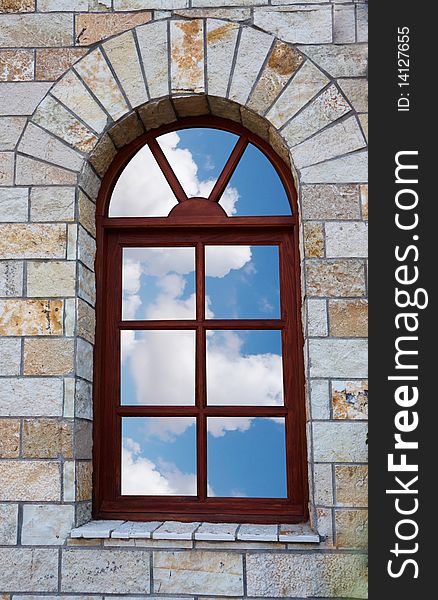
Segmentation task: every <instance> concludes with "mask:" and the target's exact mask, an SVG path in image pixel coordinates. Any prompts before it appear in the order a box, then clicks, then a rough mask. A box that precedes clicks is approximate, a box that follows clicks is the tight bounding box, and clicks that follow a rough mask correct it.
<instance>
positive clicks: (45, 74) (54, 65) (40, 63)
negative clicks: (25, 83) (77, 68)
mask: <svg viewBox="0 0 438 600" xmlns="http://www.w3.org/2000/svg"><path fill="white" fill-rule="evenodd" d="M85 52H86V49H85V48H47V49H46V48H44V49H37V50H36V68H35V77H36V79H37V80H39V81H56V80H57V79H58V78H59V77H61V75H63V74H64V73H65V72H66V71H67V69H69V68H70V67H71V66H73V65H74V64H75V62H76V61H78V60H79V59H80V58H82V57H83V56H84V54H85Z"/></svg>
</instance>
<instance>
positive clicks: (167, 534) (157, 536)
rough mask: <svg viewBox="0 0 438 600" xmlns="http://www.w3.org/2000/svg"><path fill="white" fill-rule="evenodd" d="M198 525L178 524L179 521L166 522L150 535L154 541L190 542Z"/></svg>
mask: <svg viewBox="0 0 438 600" xmlns="http://www.w3.org/2000/svg"><path fill="white" fill-rule="evenodd" d="M198 527H199V523H180V522H179V521H166V522H165V523H163V524H162V525H161V527H158V529H156V530H155V531H154V533H153V534H152V537H153V538H154V540H176V539H178V540H191V539H193V534H194V532H195V531H196V530H197V529H198Z"/></svg>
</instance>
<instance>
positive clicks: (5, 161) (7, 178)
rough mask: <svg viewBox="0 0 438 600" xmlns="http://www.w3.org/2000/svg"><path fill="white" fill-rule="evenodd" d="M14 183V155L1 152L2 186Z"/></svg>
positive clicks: (0, 175)
mask: <svg viewBox="0 0 438 600" xmlns="http://www.w3.org/2000/svg"><path fill="white" fill-rule="evenodd" d="M13 183H14V153H13V152H0V186H3V185H13Z"/></svg>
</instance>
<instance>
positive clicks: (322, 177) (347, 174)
mask: <svg viewBox="0 0 438 600" xmlns="http://www.w3.org/2000/svg"><path fill="white" fill-rule="evenodd" d="M301 181H302V182H303V183H367V181H368V153H367V152H365V151H362V152H355V153H354V154H349V155H347V156H342V157H341V158H335V159H333V160H328V161H325V162H322V163H320V164H318V165H313V166H311V167H305V168H303V169H301Z"/></svg>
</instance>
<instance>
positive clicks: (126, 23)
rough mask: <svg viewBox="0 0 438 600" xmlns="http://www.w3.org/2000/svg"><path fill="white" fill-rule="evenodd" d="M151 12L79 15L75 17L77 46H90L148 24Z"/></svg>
mask: <svg viewBox="0 0 438 600" xmlns="http://www.w3.org/2000/svg"><path fill="white" fill-rule="evenodd" d="M151 18H152V14H151V12H146V11H144V12H141V13H124V14H119V15H118V14H98V13H90V14H79V15H76V16H75V30H76V36H77V37H76V45H78V46H90V45H92V44H95V43H96V42H100V41H101V40H104V39H105V38H108V37H111V36H113V35H116V34H117V33H122V32H124V31H128V30H129V29H133V28H134V27H137V25H141V24H142V23H147V22H148V21H150V20H151Z"/></svg>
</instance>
